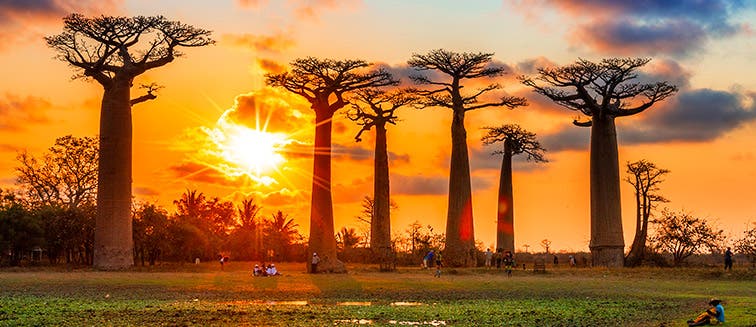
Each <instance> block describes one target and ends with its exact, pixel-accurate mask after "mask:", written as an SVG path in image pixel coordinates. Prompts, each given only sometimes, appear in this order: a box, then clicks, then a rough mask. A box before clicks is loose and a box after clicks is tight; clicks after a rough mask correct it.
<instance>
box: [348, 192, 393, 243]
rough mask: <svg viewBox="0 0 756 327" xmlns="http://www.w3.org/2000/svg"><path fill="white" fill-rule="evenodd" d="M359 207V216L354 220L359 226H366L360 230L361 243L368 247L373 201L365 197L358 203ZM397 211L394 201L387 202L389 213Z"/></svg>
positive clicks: (373, 211) (373, 212) (367, 196)
mask: <svg viewBox="0 0 756 327" xmlns="http://www.w3.org/2000/svg"><path fill="white" fill-rule="evenodd" d="M360 206H361V208H362V210H361V211H360V214H359V215H357V216H356V217H355V218H357V221H358V222H359V223H361V224H366V225H367V228H365V229H364V230H363V228H360V229H361V231H362V237H361V239H362V242H363V243H364V244H367V245H366V246H365V247H368V246H370V239H371V235H370V234H371V232H372V231H371V228H372V225H373V216H374V215H375V201H373V198H372V197H371V196H369V195H366V196H365V197H363V198H362V203H360ZM396 209H399V205H397V204H396V202H394V200H390V201H389V211H390V212H393V211H394V210H396Z"/></svg>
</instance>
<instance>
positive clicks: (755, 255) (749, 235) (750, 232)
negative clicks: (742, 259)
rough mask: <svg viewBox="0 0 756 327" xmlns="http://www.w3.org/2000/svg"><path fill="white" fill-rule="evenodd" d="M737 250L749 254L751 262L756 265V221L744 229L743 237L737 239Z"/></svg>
mask: <svg viewBox="0 0 756 327" xmlns="http://www.w3.org/2000/svg"><path fill="white" fill-rule="evenodd" d="M735 251H736V252H739V253H741V254H744V255H746V256H748V258H749V259H750V260H751V264H753V265H754V266H756V222H754V223H753V224H752V225H751V228H749V229H747V230H745V231H743V237H742V238H740V239H738V240H737V241H735Z"/></svg>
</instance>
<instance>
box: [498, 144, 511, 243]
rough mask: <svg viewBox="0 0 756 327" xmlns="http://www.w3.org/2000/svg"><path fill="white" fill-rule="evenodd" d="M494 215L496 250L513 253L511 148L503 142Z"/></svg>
mask: <svg viewBox="0 0 756 327" xmlns="http://www.w3.org/2000/svg"><path fill="white" fill-rule="evenodd" d="M503 152H504V155H503V156H502V159H501V175H500V176H499V204H498V208H497V209H498V210H497V214H496V248H497V249H503V250H504V251H512V253H514V250H515V247H514V204H513V203H514V202H513V195H512V148H511V146H510V145H509V144H508V141H504V151H503Z"/></svg>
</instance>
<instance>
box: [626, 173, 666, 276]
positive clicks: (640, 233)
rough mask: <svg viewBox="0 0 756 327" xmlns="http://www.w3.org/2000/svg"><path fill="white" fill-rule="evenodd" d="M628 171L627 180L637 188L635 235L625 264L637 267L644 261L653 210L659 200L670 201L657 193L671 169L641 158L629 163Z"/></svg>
mask: <svg viewBox="0 0 756 327" xmlns="http://www.w3.org/2000/svg"><path fill="white" fill-rule="evenodd" d="M627 173H628V174H630V175H631V176H627V177H626V178H625V181H626V182H628V183H630V185H632V186H633V188H635V237H634V238H633V244H632V245H631V246H630V252H628V253H627V256H626V257H625V266H628V267H635V266H638V265H640V264H641V263H643V259H644V257H645V253H646V241H647V239H648V219H649V218H650V217H651V210H653V209H654V208H656V203H658V202H662V203H664V202H669V200H667V199H666V198H664V197H663V196H661V195H659V194H658V193H657V192H658V191H659V184H661V182H663V181H664V180H663V179H662V177H663V176H664V175H666V174H667V173H669V170H668V169H661V168H658V167H656V165H655V164H654V163H653V162H649V161H646V160H639V161H636V162H628V163H627Z"/></svg>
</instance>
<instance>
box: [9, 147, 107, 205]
mask: <svg viewBox="0 0 756 327" xmlns="http://www.w3.org/2000/svg"><path fill="white" fill-rule="evenodd" d="M97 144H98V143H97V139H96V138H93V137H81V138H78V137H75V136H71V135H67V136H63V137H59V138H57V139H56V140H55V145H53V146H52V147H50V148H49V149H48V151H47V152H46V153H44V154H43V155H42V156H41V158H39V159H38V158H36V157H34V156H32V155H30V154H29V153H28V152H26V151H24V152H21V153H20V154H19V155H18V156H17V157H16V159H17V160H18V162H19V163H20V166H19V167H17V168H16V172H17V173H18V177H17V179H16V182H17V184H18V185H19V186H21V188H22V189H23V190H24V191H25V193H26V198H27V199H28V200H29V201H30V202H31V203H32V204H34V205H35V206H37V207H41V206H55V207H64V208H68V209H74V208H77V207H79V206H82V205H92V204H94V200H95V197H96V196H97V160H98V151H99V149H98V145H97Z"/></svg>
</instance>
